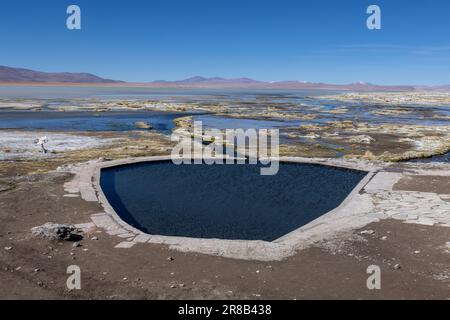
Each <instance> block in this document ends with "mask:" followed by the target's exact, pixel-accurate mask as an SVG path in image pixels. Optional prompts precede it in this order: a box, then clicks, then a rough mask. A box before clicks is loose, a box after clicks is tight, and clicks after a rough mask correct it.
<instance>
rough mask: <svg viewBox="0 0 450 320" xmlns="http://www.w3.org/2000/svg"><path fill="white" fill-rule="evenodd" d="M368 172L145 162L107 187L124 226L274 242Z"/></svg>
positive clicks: (116, 170)
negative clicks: (270, 171)
mask: <svg viewBox="0 0 450 320" xmlns="http://www.w3.org/2000/svg"><path fill="white" fill-rule="evenodd" d="M366 174H367V173H366V172H362V171H356V170H350V169H343V168H336V167H328V166H322V165H316V164H302V163H287V162H282V163H280V170H279V172H278V174H277V175H275V176H261V175H260V166H259V165H250V164H245V165H237V164H235V165H206V164H201V165H179V166H177V165H175V164H173V163H172V162H170V161H156V162H142V163H136V164H128V165H122V166H116V167H111V168H103V169H102V170H101V176H100V186H101V188H102V190H103V192H104V194H105V196H106V198H107V199H108V202H109V203H110V205H111V206H112V207H113V208H114V210H115V211H116V213H117V214H118V215H119V216H120V217H121V219H122V220H123V221H125V222H126V223H128V224H130V225H132V226H133V227H135V228H137V229H139V230H141V231H143V232H145V233H148V234H155V235H164V236H180V237H193V238H217V239H233V240H265V241H273V240H275V239H278V238H280V237H282V236H283V235H285V234H287V233H289V232H291V231H293V230H295V229H297V228H299V227H301V226H303V225H305V224H307V223H309V222H311V221H312V220H314V219H316V218H318V217H320V216H321V215H323V214H325V213H327V212H329V211H330V210H332V209H334V208H336V207H338V206H339V205H340V204H341V203H342V201H343V200H344V199H345V198H346V197H347V196H348V195H349V194H350V192H351V191H352V190H353V189H354V188H355V187H356V185H357V184H358V183H359V182H360V181H361V180H362V179H363V178H364V177H365V175H366Z"/></svg>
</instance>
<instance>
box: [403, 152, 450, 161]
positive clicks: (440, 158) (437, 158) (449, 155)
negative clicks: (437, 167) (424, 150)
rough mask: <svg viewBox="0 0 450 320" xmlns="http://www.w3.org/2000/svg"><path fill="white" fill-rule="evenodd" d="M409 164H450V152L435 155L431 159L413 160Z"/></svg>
mask: <svg viewBox="0 0 450 320" xmlns="http://www.w3.org/2000/svg"><path fill="white" fill-rule="evenodd" d="M408 162H416V163H433V162H444V163H450V152H447V153H446V154H440V155H435V156H432V157H429V158H420V159H412V160H409V161H408Z"/></svg>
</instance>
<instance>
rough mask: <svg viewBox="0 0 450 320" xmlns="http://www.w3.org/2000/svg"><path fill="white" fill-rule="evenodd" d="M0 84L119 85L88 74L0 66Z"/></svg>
mask: <svg viewBox="0 0 450 320" xmlns="http://www.w3.org/2000/svg"><path fill="white" fill-rule="evenodd" d="M0 82H12V83H20V82H29V83H34V82H36V83H50V82H51V83H120V82H121V81H115V80H110V79H103V78H100V77H98V76H96V75H93V74H90V73H70V72H58V73H52V72H40V71H34V70H29V69H21V68H11V67H5V66H0Z"/></svg>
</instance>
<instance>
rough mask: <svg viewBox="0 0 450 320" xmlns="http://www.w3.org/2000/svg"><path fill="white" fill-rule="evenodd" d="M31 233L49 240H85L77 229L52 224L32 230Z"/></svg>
mask: <svg viewBox="0 0 450 320" xmlns="http://www.w3.org/2000/svg"><path fill="white" fill-rule="evenodd" d="M31 233H32V235H33V236H35V237H39V238H43V239H48V240H66V241H79V240H81V239H82V238H83V237H82V236H81V235H80V234H78V233H77V232H76V229H75V227H72V226H69V225H67V224H58V223H52V222H47V223H45V224H43V225H41V226H37V227H34V228H32V229H31Z"/></svg>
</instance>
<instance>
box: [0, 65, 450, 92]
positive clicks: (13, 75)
mask: <svg viewBox="0 0 450 320" xmlns="http://www.w3.org/2000/svg"><path fill="white" fill-rule="evenodd" d="M0 83H10V84H22V83H23V84H25V83H27V84H90V85H96V84H108V85H112V86H136V87H150V88H152V87H153V88H157V87H166V88H212V89H213V88H217V89H220V88H248V89H326V90H349V91H414V90H442V91H450V85H445V86H436V87H430V86H386V85H376V84H371V83H365V82H358V83H351V84H327V83H313V82H307V81H296V80H292V81H278V82H266V81H258V80H253V79H250V78H235V79H225V78H220V77H213V78H205V77H200V76H195V77H192V78H188V79H185V80H177V81H165V80H156V81H153V82H144V83H133V82H124V81H118V80H111V79H104V78H101V77H98V76H96V75H93V74H90V73H70V72H59V73H51V72H40V71H34V70H29V69H22V68H11V67H5V66H0Z"/></svg>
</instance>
